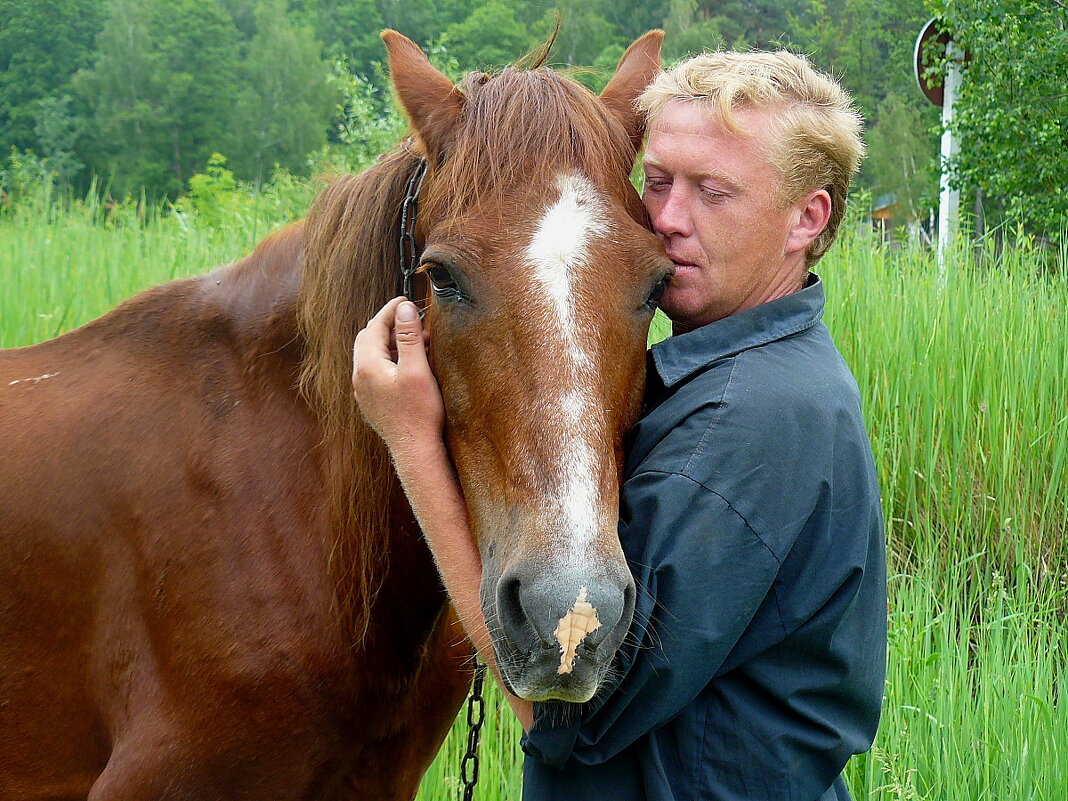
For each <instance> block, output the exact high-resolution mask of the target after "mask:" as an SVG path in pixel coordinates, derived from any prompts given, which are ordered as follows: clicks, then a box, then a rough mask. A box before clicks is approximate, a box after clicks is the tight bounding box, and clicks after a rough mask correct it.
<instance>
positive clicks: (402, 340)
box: [393, 300, 423, 356]
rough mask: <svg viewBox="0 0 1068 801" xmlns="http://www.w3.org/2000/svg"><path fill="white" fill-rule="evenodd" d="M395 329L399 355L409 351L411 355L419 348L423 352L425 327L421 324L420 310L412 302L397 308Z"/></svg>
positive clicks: (406, 302) (405, 302)
mask: <svg viewBox="0 0 1068 801" xmlns="http://www.w3.org/2000/svg"><path fill="white" fill-rule="evenodd" d="M393 329H394V332H395V334H396V337H397V354H398V356H399V355H400V354H401V353H402V352H403V351H408V352H409V354H411V353H412V352H414V349H415V348H419V352H420V353H422V352H423V327H422V325H420V324H419V309H417V308H416V306H415V304H414V303H412V302H411V301H410V300H405V301H403V302H402V303H401V304H400V305H399V306H397V315H396V317H395V318H394V322H393Z"/></svg>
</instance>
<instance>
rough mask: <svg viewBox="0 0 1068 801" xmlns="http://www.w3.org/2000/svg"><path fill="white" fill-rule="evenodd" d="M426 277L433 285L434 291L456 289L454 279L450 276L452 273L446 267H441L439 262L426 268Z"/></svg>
mask: <svg viewBox="0 0 1068 801" xmlns="http://www.w3.org/2000/svg"><path fill="white" fill-rule="evenodd" d="M426 274H427V277H428V278H429V279H430V283H431V284H432V285H433V288H434V291H435V292H448V291H450V290H453V291H455V290H456V288H457V287H456V280H455V279H454V278H453V277H452V273H450V272H449V270H448V268H446V267H443V266H442V265H440V264H434V265H431V266H430V267H428V268H427V270H426Z"/></svg>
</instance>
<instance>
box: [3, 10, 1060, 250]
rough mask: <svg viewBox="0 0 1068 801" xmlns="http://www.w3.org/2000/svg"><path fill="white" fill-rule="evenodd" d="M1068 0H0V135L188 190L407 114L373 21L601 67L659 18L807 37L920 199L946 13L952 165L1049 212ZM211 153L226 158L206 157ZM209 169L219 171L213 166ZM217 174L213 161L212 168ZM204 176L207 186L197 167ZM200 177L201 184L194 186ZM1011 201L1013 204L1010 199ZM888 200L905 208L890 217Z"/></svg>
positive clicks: (677, 40)
mask: <svg viewBox="0 0 1068 801" xmlns="http://www.w3.org/2000/svg"><path fill="white" fill-rule="evenodd" d="M1066 6H1068V0H898V2H895V3H886V2H884V1H883V0H34V1H33V2H31V0H0V19H2V20H3V24H2V25H0V146H2V147H3V148H4V149H5V150H8V149H10V148H11V147H12V146H14V147H16V148H19V149H20V151H22V150H25V149H31V150H33V151H34V153H36V156H37V157H38V158H39V159H43V161H42V162H41V163H42V164H43V165H44V168H46V169H47V170H48V172H49V173H50V174H51V175H52V176H53V177H54V178H58V179H59V180H61V181H65V182H72V183H74V184H75V185H80V186H81V187H82V188H84V186H85V185H87V184H88V182H89V181H90V180H91V179H92V178H93V177H94V176H98V177H99V178H101V179H102V180H103V181H104V182H105V183H107V184H108V185H109V186H110V187H111V190H112V191H113V192H114V193H116V194H119V195H121V194H122V193H126V192H129V193H133V194H137V193H139V192H140V191H142V190H144V191H145V192H146V194H147V195H149V196H152V197H161V196H164V195H166V196H170V197H174V196H175V195H177V194H180V193H182V192H187V191H189V186H190V185H189V179H190V177H191V176H193V175H197V174H201V175H208V174H209V173H207V172H205V171H206V170H207V168H208V159H209V157H210V156H211V154H212V153H222V154H225V155H226V156H227V157H228V159H229V161H228V162H227V166H226V169H227V170H232V175H233V177H234V180H237V181H253V182H257V181H258V180H259V179H260V178H263V177H265V176H267V175H269V174H272V172H273V171H274V169H275V165H278V167H279V168H280V169H281V170H282V171H283V172H284V173H285V174H287V175H289V174H290V173H298V174H299V173H302V172H306V171H308V170H310V169H315V168H317V167H313V166H309V165H318V168H322V166H323V165H327V164H329V165H332V166H333V167H336V168H347V167H353V166H357V165H360V164H365V163H366V162H367V160H368V159H369V158H371V157H372V156H373V155H374V154H375V153H377V152H379V151H380V150H382V149H384V148H385V147H387V146H388V145H389V143H390V142H391V141H392V140H393V138H394V137H395V136H396V135H397V134H398V132H399V131H400V130H401V126H402V123H401V122H400V119H399V117H398V114H397V111H396V109H395V108H394V106H393V105H392V102H391V99H390V93H389V89H388V83H387V78H386V76H385V70H384V68H383V66H382V62H383V61H384V58H385V51H384V48H383V47H382V43H381V41H380V40H379V36H378V34H379V32H380V31H381V30H382V29H383V28H385V27H392V28H395V29H397V30H399V31H401V32H402V33H404V34H405V35H407V36H409V37H411V38H412V39H414V40H415V41H416V42H417V43H419V44H420V45H421V46H422V47H424V48H425V49H426V50H427V51H428V52H429V53H430V54H431V58H432V60H434V61H435V63H438V64H440V65H441V66H443V68H445V69H446V71H447V72H448V73H449V74H450V75H451V76H453V77H459V76H460V75H461V74H462V73H463V72H464V71H466V70H468V69H493V68H497V67H500V66H502V65H504V64H506V63H508V62H511V61H512V60H514V59H515V58H516V57H518V56H520V55H521V54H523V53H524V52H526V51H528V50H530V49H532V48H534V47H536V46H537V45H538V44H540V43H541V42H543V41H544V39H545V37H546V36H547V35H548V34H549V32H550V31H551V30H552V29H553V28H554V27H555V25H556V23H557V20H559V21H560V31H559V36H558V38H557V42H556V47H555V49H554V51H553V53H552V54H551V56H550V60H551V63H553V64H554V65H557V66H565V65H581V66H584V67H587V68H589V69H587V70H585V71H579V72H577V73H576V74H577V77H578V78H579V79H580V80H582V81H583V82H584V83H586V84H587V85H588V86H590V87H591V88H592V89H595V90H596V89H599V88H601V87H602V86H603V85H604V83H605V81H606V80H607V78H608V76H609V75H610V74H611V71H612V69H613V68H614V66H615V63H616V61H617V60H618V58H619V56H620V55H621V54H622V52H623V49H624V48H625V47H626V45H627V44H629V42H630V41H632V40H633V39H634V38H635V37H636V36H638V35H640V34H641V33H643V32H645V31H646V30H649V29H650V28H653V27H662V28H664V29H665V30H666V32H667V40H666V43H665V55H666V57H667V58H668V59H669V60H674V59H677V58H681V57H682V56H684V55H686V54H690V53H695V52H699V51H701V50H704V49H708V48H716V47H733V48H741V49H750V48H754V47H755V48H769V49H770V48H777V47H784V46H785V47H788V48H791V49H795V50H799V51H802V52H805V53H807V54H808V55H809V56H810V58H811V59H812V61H813V62H814V63H815V64H816V65H817V66H818V67H821V68H822V69H825V70H829V71H831V72H832V73H833V74H834V75H835V76H836V77H837V78H838V79H839V80H840V81H841V82H842V83H843V84H844V85H845V87H846V88H847V89H848V90H849V91H850V92H851V93H852V94H853V96H854V97H855V99H856V101H857V104H858V107H859V108H860V110H861V112H862V113H863V115H864V117H865V120H866V123H867V130H868V138H869V155H868V159H867V161H866V162H865V164H864V166H863V169H862V172H861V175H860V178H859V183H860V185H861V186H862V187H864V188H866V189H868V190H869V191H870V192H871V193H872V195H873V196H879V195H884V194H888V193H893V194H894V195H896V197H897V202H898V206H899V208H900V209H901V210H902V215H903V217H906V218H918V219H925V218H926V217H927V216H928V211H929V208H930V206H931V205H932V203H933V202H934V198H935V197H936V196H937V177H936V176H937V165H938V134H939V131H938V126H939V116H938V111H937V109H935V108H934V107H933V106H931V105H929V104H927V103H926V101H925V100H924V99H923V98H922V97H921V95H920V94H919V92H918V90H917V89H916V87H915V85H914V81H913V76H912V48H913V43H914V41H915V37H916V34H917V33H918V31H919V29H920V27H921V25H922V24H923V22H924V21H925V20H926V19H927V18H928V17H929V16H930V15H931V14H932V13H936V14H938V15H940V16H941V17H942V18H943V19H944V20H945V21H946V24H947V25H948V26H949V27H950V28H952V29H953V31H954V32H955V34H956V35H957V37H958V38H959V40H960V41H961V42H962V43H963V44H964V45H965V46H966V47H967V48H968V49H969V50H970V51H971V52H972V53H973V58H972V60H971V62H970V63H969V65H968V66H967V69H966V72H967V75H966V80H965V85H964V92H963V97H962V99H961V105H960V113H959V115H958V120H957V126H958V129H959V132H960V136H961V141H962V145H963V148H962V152H961V157H960V158H959V159H958V161H957V163H956V176H957V177H956V180H957V181H958V183H959V184H960V185H961V186H962V187H963V188H965V189H968V190H971V189H973V188H978V189H980V190H981V192H982V196H983V198H984V202H985V204H986V207H987V214H988V215H989V216H992V217H997V216H999V215H1001V216H1004V218H1006V219H1010V220H1013V221H1017V222H1021V223H1023V224H1025V225H1026V226H1028V227H1029V228H1032V229H1035V230H1038V231H1043V232H1048V231H1052V230H1054V229H1055V228H1056V227H1057V226H1060V225H1063V224H1064V223H1063V220H1064V217H1065V215H1066V213H1068V196H1066V189H1065V187H1066V185H1068V181H1066V177H1068V139H1066V133H1065V127H1066V125H1068V122H1066V120H1068V101H1066V99H1065V98H1066V92H1065V89H1064V85H1065V82H1064V76H1065V75H1068V41H1066V33H1065V16H1066V14H1068V10H1066ZM212 164H213V167H212V169H214V170H215V171H216V173H219V170H220V169H221V167H220V166H219V164H220V162H219V161H218V160H217V159H216V161H215V162H212ZM221 174H222V173H219V175H221ZM216 178H218V175H216ZM201 188H203V187H201ZM198 191H199V190H198ZM1002 208H1004V213H1003V214H1002ZM902 221H903V219H902V220H899V222H902Z"/></svg>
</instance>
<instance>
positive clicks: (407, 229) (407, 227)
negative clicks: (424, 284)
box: [399, 159, 426, 300]
mask: <svg viewBox="0 0 1068 801" xmlns="http://www.w3.org/2000/svg"><path fill="white" fill-rule="evenodd" d="M424 178H426V159H419V163H418V164H417V165H415V170H414V171H413V172H412V177H411V178H409V179H408V188H407V192H406V194H405V196H404V203H402V204H401V218H400V242H399V247H400V266H401V275H402V276H403V286H402V289H403V292H404V297H406V298H408V300H413V298H412V276H413V275H415V271H416V270H417V269H419V248H418V247H417V246H416V244H415V217H416V214H418V212H419V190H421V189H422V188H423V179H424Z"/></svg>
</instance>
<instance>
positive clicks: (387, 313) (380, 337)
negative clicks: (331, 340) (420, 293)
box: [352, 297, 445, 456]
mask: <svg viewBox="0 0 1068 801" xmlns="http://www.w3.org/2000/svg"><path fill="white" fill-rule="evenodd" d="M352 362H353V364H352V388H353V392H354V394H355V396H356V402H357V403H358V404H359V406H360V411H361V412H362V413H363V416H364V418H365V419H366V420H367V422H368V423H369V424H370V425H371V427H372V428H373V429H374V430H375V431H377V432H378V434H379V436H381V437H382V439H384V440H385V442H386V445H387V446H388V447H389V449H390V451H391V452H393V453H394V456H397V452H398V451H400V450H405V449H408V448H410V447H412V446H413V445H417V444H418V443H423V442H426V441H427V440H428V439H432V438H438V439H440V437H441V432H442V429H443V428H444V425H445V406H444V403H443V402H442V399H441V391H440V390H439V389H438V383H437V381H436V380H435V379H434V374H433V373H432V372H431V370H430V364H429V362H428V361H427V356H426V340H425V339H424V337H423V327H422V325H421V324H420V322H419V311H418V309H417V308H416V306H415V304H414V303H412V302H411V301H409V300H407V299H405V298H403V297H400V298H394V299H393V300H391V301H390V302H389V303H387V304H386V305H385V306H383V307H382V310H381V311H379V312H378V314H376V315H375V316H374V317H373V318H371V320H370V322H368V323H367V327H366V328H364V329H363V330H362V331H360V333H359V334H357V335H356V343H355V344H354V345H353V349H352Z"/></svg>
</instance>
